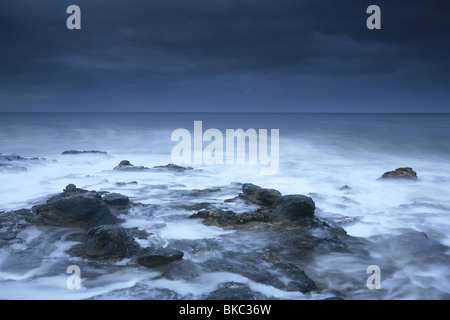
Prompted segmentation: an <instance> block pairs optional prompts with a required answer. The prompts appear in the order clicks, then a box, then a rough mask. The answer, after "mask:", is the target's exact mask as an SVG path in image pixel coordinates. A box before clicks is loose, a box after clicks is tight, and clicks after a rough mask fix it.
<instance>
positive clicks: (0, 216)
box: [0, 209, 34, 248]
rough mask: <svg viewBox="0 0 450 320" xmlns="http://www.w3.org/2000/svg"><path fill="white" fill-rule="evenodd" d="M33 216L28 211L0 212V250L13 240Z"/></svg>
mask: <svg viewBox="0 0 450 320" xmlns="http://www.w3.org/2000/svg"><path fill="white" fill-rule="evenodd" d="M33 217H34V215H33V213H32V212H31V210H29V209H20V210H15V211H10V212H0V248H1V247H3V246H5V245H7V244H8V243H9V241H11V240H14V239H15V238H16V236H17V234H18V233H19V232H20V231H21V230H22V229H23V228H25V227H26V226H27V225H28V222H29V221H31V220H32V219H33Z"/></svg>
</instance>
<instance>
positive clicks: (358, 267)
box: [0, 113, 450, 299]
mask: <svg viewBox="0 0 450 320" xmlns="http://www.w3.org/2000/svg"><path fill="white" fill-rule="evenodd" d="M194 121H202V123H203V127H204V128H217V129H218V130H221V131H222V132H225V130H226V129H237V128H242V129H244V130H247V129H249V128H254V129H256V130H258V129H267V130H269V131H270V129H279V136H280V137H279V170H278V172H277V173H276V174H274V175H261V170H260V169H261V168H260V165H255V164H187V165H189V166H191V167H193V168H194V170H190V171H186V173H183V174H174V173H173V172H170V171H161V172H155V171H149V172H118V171H114V170H112V169H113V168H114V167H115V166H117V165H118V163H119V162H120V161H122V160H129V161H130V162H131V163H132V164H134V165H137V166H140V165H143V166H146V167H149V168H152V167H153V166H159V165H166V164H168V163H170V162H171V151H172V148H173V147H174V146H175V145H176V142H173V141H171V134H172V132H173V131H174V130H176V129H178V128H185V129H187V130H190V131H191V132H193V129H194V127H193V126H194ZM449 141H450V115H449V114H274V113H269V114H245V113H242V114H241V113H234V114H221V113H204V114H202V113H185V114H180V113H177V114H175V113H173V114H172V113H165V114H164V113H143V114H133V113H28V114H27V113H2V114H0V153H2V154H3V155H5V154H18V155H20V156H22V157H25V158H39V159H38V160H18V161H12V162H11V163H8V166H0V211H11V210H16V209H20V208H31V207H32V206H33V205H36V204H39V203H42V202H44V201H45V200H46V199H47V198H48V197H49V196H50V195H53V194H56V193H59V192H61V191H62V189H63V188H64V187H65V186H66V185H68V184H70V183H73V184H75V185H76V186H77V187H79V188H83V189H88V190H97V191H102V190H106V191H110V192H118V193H122V194H125V195H127V196H128V197H129V198H130V200H131V201H133V202H137V203H142V204H146V205H149V206H148V207H145V208H147V209H145V208H144V207H134V208H133V209H132V210H131V211H130V212H129V214H128V215H127V217H126V222H125V223H124V224H123V226H124V227H137V228H140V229H143V230H146V231H148V232H149V233H151V235H152V238H151V239H147V240H145V239H144V240H139V241H140V244H141V245H142V246H145V245H146V244H149V243H150V242H152V243H155V242H158V243H160V244H161V245H163V246H164V245H165V244H167V243H168V242H170V241H173V240H181V241H183V240H186V241H188V240H189V241H196V240H200V239H213V240H214V241H229V243H230V244H233V243H234V244H235V245H236V250H237V251H239V250H254V248H255V247H257V246H258V245H262V243H259V244H258V241H261V242H263V241H264V239H254V238H252V236H251V234H249V235H248V236H244V237H249V238H246V239H244V238H240V237H242V235H239V237H238V236H236V234H234V231H233V230H228V229H226V230H225V229H221V228H219V227H214V226H205V225H203V224H202V223H201V221H198V220H190V219H187V217H188V216H189V215H190V214H191V213H192V212H187V211H185V210H182V209H176V206H174V204H180V205H182V204H193V203H197V202H211V203H215V204H217V205H221V203H223V200H225V199H228V198H233V197H235V196H236V195H237V193H239V192H240V189H239V184H238V183H247V182H250V183H254V184H256V185H259V186H261V187H265V188H274V189H277V190H279V191H280V192H281V193H282V194H283V195H285V194H304V195H308V196H310V197H311V198H313V200H314V201H315V203H316V216H317V217H319V218H320V219H323V220H325V221H329V222H330V223H333V224H337V225H339V226H340V227H342V228H344V229H345V230H346V232H347V233H348V234H349V235H351V236H354V237H357V238H358V239H360V240H361V241H362V242H361V243H363V244H364V248H361V250H363V251H364V252H365V254H361V255H359V254H357V253H355V252H353V253H335V254H326V255H318V256H316V257H314V259H313V261H311V263H309V264H308V266H304V269H305V272H306V273H307V274H308V275H309V276H310V277H311V278H312V279H314V280H315V281H316V282H319V283H320V284H321V285H322V287H328V288H330V289H331V290H336V291H340V292H345V293H346V297H345V298H347V299H448V298H450V280H449V279H450V277H449V276H450V270H449V265H450V263H449V262H450V249H449V246H450V192H449V186H450V143H448V142H449ZM66 150H80V151H89V150H100V151H105V152H107V154H80V155H62V152H63V151H66ZM44 158H45V159H44ZM399 167H412V168H413V169H414V170H415V171H416V172H417V175H418V180H417V181H412V180H406V181H395V180H392V181H391V180H389V181H383V180H380V179H379V178H380V176H381V175H382V174H383V173H384V172H386V171H390V170H394V169H396V168H399ZM132 181H135V182H137V183H133V184H126V185H122V186H118V185H117V184H116V183H118V182H132ZM343 186H348V188H342V187H343ZM208 188H211V189H213V188H220V192H211V193H200V194H201V196H200V197H196V196H193V193H192V191H193V190H204V189H208ZM183 192H185V193H183ZM183 194H185V196H182V195H183ZM149 208H152V209H149ZM247 209H248V208H242V207H235V208H233V210H235V211H236V212H245V211H246V210H247ZM17 237H18V238H19V240H20V241H17V243H15V244H14V245H13V246H4V247H2V248H0V298H1V299H15V298H18V299H42V298H44V299H87V298H93V299H101V298H107V299H174V298H175V299H179V298H181V299H196V298H197V299H198V298H201V297H203V296H204V295H205V294H208V293H209V292H211V291H213V290H215V289H217V288H218V286H219V285H220V284H221V283H225V282H229V281H236V282H243V283H246V284H247V285H248V286H249V287H250V288H251V289H252V290H253V291H255V292H259V293H261V294H263V295H264V296H266V297H268V298H276V299H321V298H326V297H328V296H329V295H328V294H324V293H312V294H302V293H300V292H288V291H283V290H280V289H277V288H274V287H270V286H267V285H264V284H262V283H258V282H255V281H254V280H251V279H247V278H245V277H244V276H242V275H239V274H236V273H233V272H205V273H202V274H200V275H198V276H197V277H194V278H192V279H181V280H177V279H175V280H169V279H165V278H161V277H159V275H160V274H159V273H158V271H157V270H151V269H148V270H143V269H140V268H120V264H121V263H122V264H126V261H122V262H118V263H117V268H116V269H114V271H108V272H106V271H104V272H103V271H102V270H101V268H97V269H96V270H94V269H92V268H93V267H92V266H86V267H85V268H84V269H83V268H82V272H85V273H86V274H87V273H91V274H94V275H93V276H92V275H91V276H90V277H89V278H88V279H87V280H85V281H84V282H82V283H83V287H82V289H81V290H68V289H67V287H66V279H67V277H68V276H69V275H67V274H66V273H65V271H66V268H67V263H68V261H70V263H72V264H83V261H81V260H82V259H79V258H72V257H69V256H68V255H67V253H66V252H65V251H66V250H67V249H68V248H70V246H71V245H73V244H74V243H75V242H72V241H70V240H67V241H55V239H63V240H64V239H65V237H66V235H65V234H64V231H61V229H58V228H53V229H52V228H51V227H49V228H47V229H46V228H44V227H36V226H30V227H27V228H25V229H24V230H21V232H20V233H18V235H17ZM227 243H228V242H227ZM242 243H244V244H245V245H242ZM30 248H33V249H32V250H31V249H30ZM214 255H220V252H214V251H211V252H210V253H209V256H208V258H211V256H214ZM77 259H78V260H77ZM185 259H190V260H192V261H193V263H201V262H202V259H206V257H205V256H202V255H200V256H189V255H185ZM370 265H378V266H379V267H380V269H381V288H382V289H381V290H369V289H368V288H367V287H366V286H365V281H366V279H367V277H369V276H370V274H366V268H367V267H368V266H370ZM82 277H83V276H82Z"/></svg>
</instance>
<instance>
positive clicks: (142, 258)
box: [137, 248, 184, 268]
mask: <svg viewBox="0 0 450 320" xmlns="http://www.w3.org/2000/svg"><path fill="white" fill-rule="evenodd" d="M183 255H184V253H183V252H181V251H178V250H173V249H168V248H145V249H144V250H143V252H142V253H141V254H140V255H139V257H138V260H137V261H138V263H139V264H140V265H142V266H144V267H149V268H151V267H156V266H160V265H163V264H167V263H170V262H173V261H176V260H181V259H182V258H183Z"/></svg>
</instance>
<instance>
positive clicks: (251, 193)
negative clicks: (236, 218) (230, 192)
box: [239, 183, 281, 206]
mask: <svg viewBox="0 0 450 320" xmlns="http://www.w3.org/2000/svg"><path fill="white" fill-rule="evenodd" d="M242 192H243V193H240V194H239V197H240V198H244V199H246V200H249V201H250V202H253V203H255V204H258V205H264V206H270V205H271V204H273V203H274V202H275V201H276V200H277V199H278V198H280V197H281V193H280V192H279V191H278V190H275V189H264V188H261V187H259V186H256V185H254V184H252V183H245V184H244V185H243V186H242Z"/></svg>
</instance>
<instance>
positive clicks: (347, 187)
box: [339, 185, 352, 191]
mask: <svg viewBox="0 0 450 320" xmlns="http://www.w3.org/2000/svg"><path fill="white" fill-rule="evenodd" d="M339 190H341V191H348V190H352V188H350V187H349V186H348V185H345V186H342V187H340V188H339Z"/></svg>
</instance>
